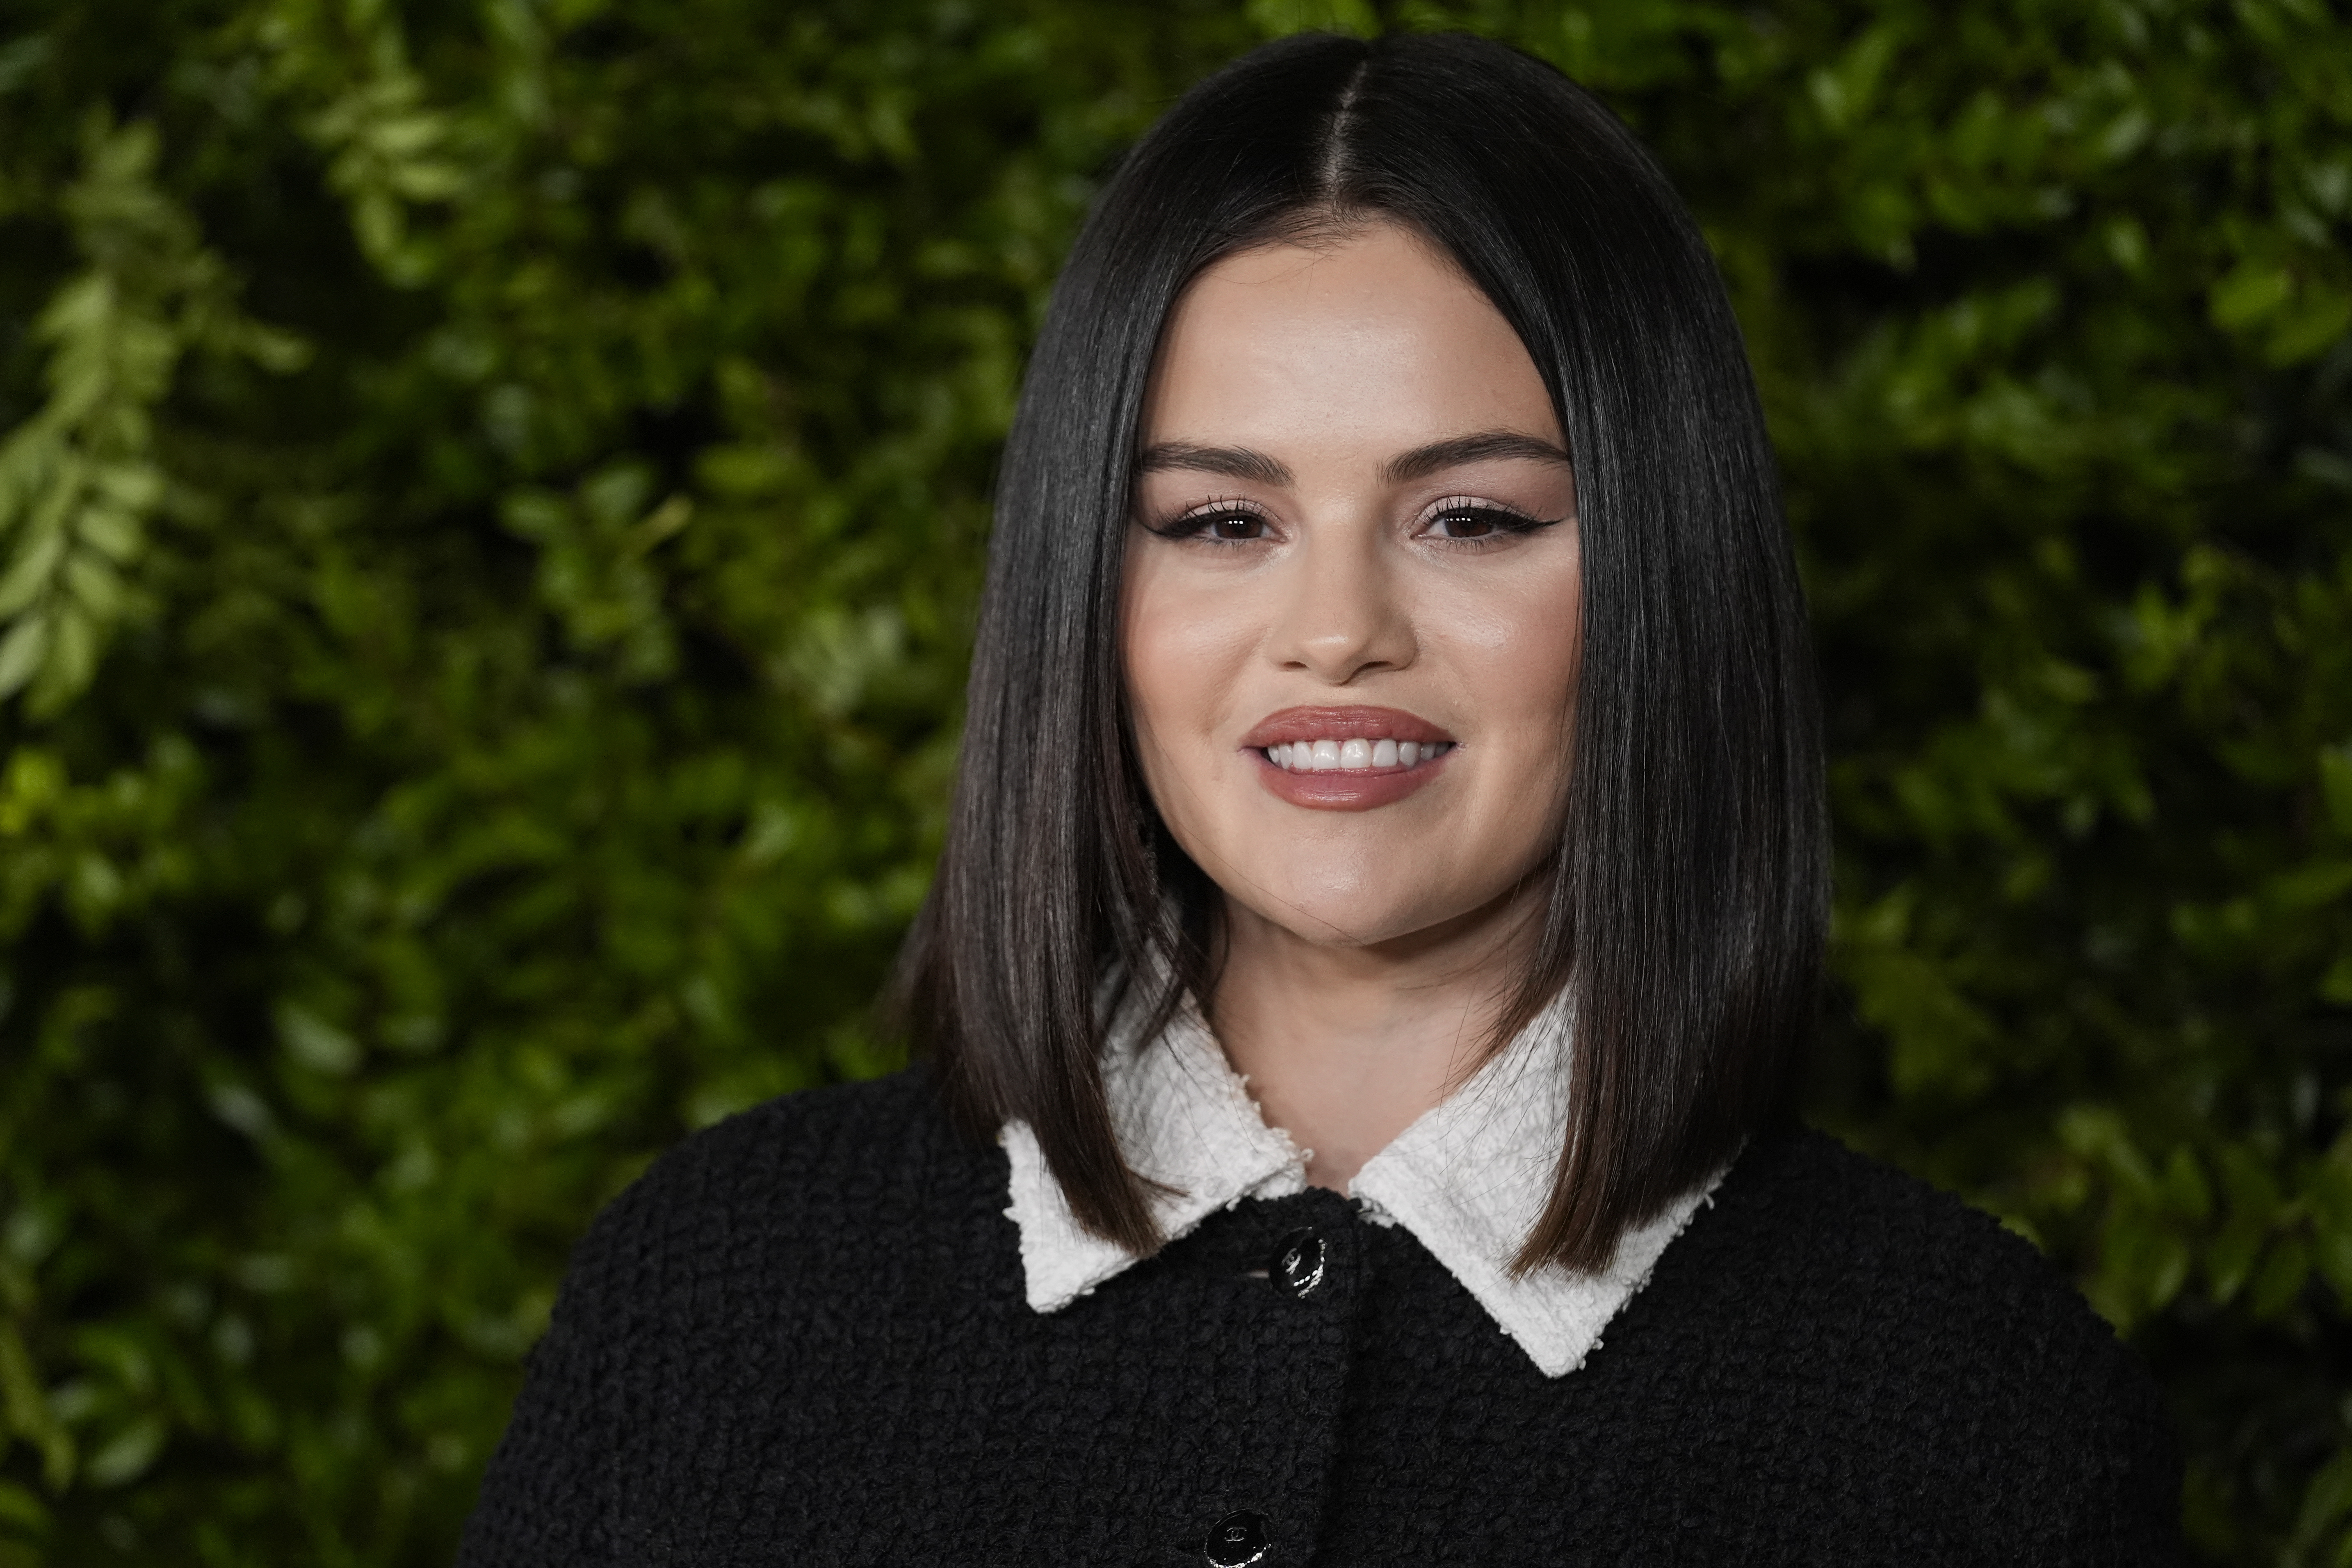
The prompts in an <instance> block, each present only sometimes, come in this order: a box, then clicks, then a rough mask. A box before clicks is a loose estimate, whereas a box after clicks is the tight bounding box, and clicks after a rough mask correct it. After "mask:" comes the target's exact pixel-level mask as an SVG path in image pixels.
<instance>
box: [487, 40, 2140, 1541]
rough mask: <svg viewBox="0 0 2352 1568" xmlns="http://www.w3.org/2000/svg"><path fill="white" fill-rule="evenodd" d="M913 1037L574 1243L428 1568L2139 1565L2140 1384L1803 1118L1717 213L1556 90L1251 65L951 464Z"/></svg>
mask: <svg viewBox="0 0 2352 1568" xmlns="http://www.w3.org/2000/svg"><path fill="white" fill-rule="evenodd" d="M991 549H992V555H991V570H990V577H989V583H988V588H987V595H986V600H985V604H984V606H983V613H982V627H981V633H980V639H979V646H978V649H977V652H976V656H975V659H974V664H973V670H972V677H971V692H970V708H969V719H968V729H967V732H966V739H965V745H964V752H963V760H962V767H961V777H960V782H959V785H958V794H957V797H956V805H955V815H954V818H953V824H952V828H951V831H950V837H949V842H948V844H947V847H946V850H945V853H944V855H943V857H942V859H941V863H940V872H939V878H938V881H937V885H936V887H935V889H934V890H933V893H932V897H931V900H930V902H929V906H928V907H927V908H926V910H925V911H924V914H923V917H922V920H921V921H920V922H919V926H918V929H917V930H916V931H915V932H914V934H913V936H912V938H911V939H910V942H909V945H908V952H907V954H906V958H905V965H904V976H903V980H904V986H903V991H904V998H905V1001H906V1004H907V1007H908V1017H909V1020H910V1025H911V1027H912V1029H913V1031H914V1034H915V1036H916V1038H917V1041H918V1044H919V1047H922V1050H923V1054H924V1056H925V1058H926V1063H925V1065H924V1066H923V1067H922V1068H919V1069H918V1070H917V1071H915V1072H912V1073H909V1074H907V1075H903V1076H901V1077H899V1078H898V1079H891V1080H887V1081H885V1082H882V1083H877V1084H869V1085H863V1086H857V1087H851V1088H844V1089H830V1090H825V1091H822V1092H819V1093H814V1094H807V1095H802V1096H796V1097H793V1098H790V1099H787V1100H781V1101H778V1102H776V1103H774V1104H772V1105H769V1106H767V1107H764V1108H762V1109H761V1110H756V1111H753V1112H751V1113H750V1114H748V1115H745V1116H742V1117H739V1118H736V1119H735V1120H733V1121H730V1122H727V1123H725V1124H723V1125H722V1126H720V1127H718V1128H715V1129H713V1130H711V1131H708V1132H706V1133H703V1134H702V1135H700V1136H699V1137H698V1138H696V1139H694V1140H693V1141H692V1142H689V1143H688V1145H687V1146H686V1147H685V1148H683V1149H681V1150H679V1151H678V1152H676V1153H674V1154H672V1155H670V1156H669V1157H668V1158H667V1159H666V1160H664V1161H663V1162H661V1163H659V1164H658V1165H657V1166H656V1168H655V1169H654V1171H653V1172H652V1173H650V1174H648V1175H647V1176H646V1178H645V1179H644V1180H643V1181H642V1182H640V1183H639V1184H637V1185H636V1186H635V1188H633V1189H632V1190H631V1191H630V1192H629V1193H628V1194H626V1195H625V1196H624V1197H623V1198H622V1199H621V1200H619V1201H618V1202H617V1203H615V1204H614V1205H613V1207H612V1208H611V1209H610V1210H609V1211H608V1212H607V1213H606V1214H605V1215H604V1216H603V1218H602V1219H600V1220H599V1222H598V1224H597V1225H596V1226H595V1228H594V1230H593V1233H592V1234H591V1236H590V1237H588V1239H587V1240H586V1241H585V1242H584V1243H583V1246H582V1247H581V1250H580V1253H579V1255H578V1258H576V1260H575V1263H574V1267H573V1270H572V1279H571V1280H570V1282H569V1284H568V1285H567V1287H566V1289H565V1292H564V1295H563V1299H562V1303H561V1304H560V1305H559V1307H558V1309H557V1310H556V1313H555V1318H554V1321H553V1325H552V1326H551V1329H550V1331H549V1333H548V1336H547V1339H546V1341H545V1342H544V1343H543V1344H542V1345H541V1349H540V1351H539V1352H538V1353H537V1355H536V1357H535V1359H534V1361H533V1363H532V1367H531V1373H530V1383H529V1385H528V1387H527V1388H526V1390H525V1392H524V1394H523V1397H522V1399H521V1401H520V1405H518V1407H517V1410H516V1415H515V1419H514V1424H513V1426H512V1428H511V1430H510V1431H509V1435H508V1437H507V1440H506V1442H505V1444H504V1446H503V1447H501V1449H500V1451H499V1456H498V1458H497V1460H496V1461H495V1463H494V1464H493V1466H492V1468H491V1472H490V1475H489V1478H488V1482H487V1484H486V1487H485V1490H484V1493H483V1499H482V1502H481V1505H480V1509H479V1510H478V1514H477V1516H476V1519H475V1521H474V1525H473V1529H472V1533H471V1534H470V1536H469V1538H468V1542H467V1561H468V1562H470V1563H481V1564H491V1563H500V1564H525V1563H567V1564H572V1563H649V1562H665V1563H751V1562H761V1563H768V1562H786V1561H790V1562H803V1563H1014V1562H1043V1561H1053V1562H1068V1563H1180V1562H1183V1561H1192V1562H1196V1563H1197V1562H1202V1561H1205V1562H1207V1563H1214V1564H1220V1565H1232V1564H1241V1563H1257V1562H1261V1561H1263V1562H1265V1563H1273V1564H1282V1563H1301V1564H1303V1563H1307V1562H1309V1561H1318V1562H1326V1563H1402V1562H1416V1563H1422V1562H1428V1563H1435V1562H1460V1563H1532V1562H1554V1561H1560V1562H1588V1561H1590V1562H1602V1561H1607V1562H1619V1561H1644V1562H1647V1561H1657V1560H1670V1559H1679V1560H1684V1561H1689V1562H1700V1563H1727V1562H1735V1561H1736V1562H1740V1563H1839V1562H1853V1563H1950V1562H1983V1563H2154V1562H2160V1561H2163V1560H2165V1559H2166V1558H2167V1557H2168V1556H2169V1555H2171V1554H2172V1552H2173V1551H2174V1547H2173V1539H2172V1525H2171V1520H2172V1515H2173V1511H2174V1504H2173V1495H2174V1491H2175V1489H2176V1486H2177V1475H2176V1472H2175V1461H2174V1460H2173V1458H2172V1457H2171V1451H2170V1446H2169V1440H2168V1436H2167V1432H2166V1428H2165V1424H2164V1420H2163V1416H2162V1414H2161V1412H2160V1409H2159V1407H2158V1402H2157V1399H2156V1396H2155V1394H2154V1393H2153V1391H2152V1389H2151V1388H2150V1386H2149V1384H2148V1383H2147V1379H2146V1377H2145V1375H2144V1374H2143V1373H2140V1372H2139V1371H2138V1370H2137V1368H2136V1367H2135V1365H2134V1363H2132V1362H2131V1361H2130V1359H2129V1358H2128V1357H2127V1356H2126V1353H2125V1352H2123V1351H2122V1350H2121V1348H2120V1347H2119V1346H2118V1345H2117V1344H2116V1342H2115V1341H2114V1339H2113V1337H2112V1336H2111V1335H2110V1334H2109V1333H2108V1332H2107V1331H2105V1328H2104V1327H2103V1326H2102V1325H2100V1324H2099V1323H2098V1322H2097V1321H2095V1319H2094V1318H2093V1317H2092V1316H2091V1315H2090V1313H2089V1312H2088V1311H2087V1310H2085V1309H2084V1306H2083V1304H2082V1302H2081V1301H2080V1300H2079V1299H2078V1298H2076V1297H2075V1296H2074V1293H2073V1292H2072V1291H2071V1290H2070V1289H2067V1287H2066V1286H2065V1285H2064V1284H2063V1283H2062V1282H2061V1281H2059V1280H2058V1279H2055V1278H2054V1277H2053V1276H2052V1275H2051V1273H2050V1272H2049V1271H2048V1269H2047V1268H2045V1267H2044V1266H2043V1265H2042V1262H2041V1261H2040V1260H2039V1259H2038V1258H2036V1257H2035V1256H2034V1255H2033V1254H2032V1252H2031V1250H2030V1249H2029V1248H2027V1247H2025V1246H2024V1245H2023V1244H2022V1243H2021V1242H2018V1241H2016V1240H2014V1239H2012V1238H2011V1237H2007V1236H2006V1235H2005V1234H2003V1233H2002V1232H2001V1231H2000V1229H1999V1228H1998V1227H1997V1226H1994V1225H1993V1224H1992V1222H1990V1220H1988V1219H1985V1218H1983V1217H1982V1216H1980V1215H1975V1214H1972V1213H1970V1212H1969V1211H1968V1210H1966V1209H1964V1208H1963V1207H1961V1206H1960V1205H1958V1204H1956V1203H1954V1202H1952V1201H1951V1200H1949V1199H1948V1198H1945V1197H1942V1196H1939V1195H1937V1194H1934V1193H1931V1192H1929V1191H1928V1190H1927V1189H1926V1188H1924V1187H1921V1186H1919V1185H1917V1184H1915V1183H1912V1182H1910V1181H1909V1180H1907V1179H1906V1178H1904V1177H1902V1176H1899V1175H1897V1174H1896V1173H1893V1172H1891V1171H1888V1170H1885V1168H1883V1167H1880V1166H1877V1165H1874V1164H1872V1163H1868V1162H1866V1161H1864V1160H1862V1159H1860V1158H1858V1157H1857V1156H1854V1155H1853V1154H1851V1153H1848V1152H1845V1151H1843V1149H1841V1148H1839V1147H1838V1146H1836V1145H1835V1144H1834V1143H1832V1142H1829V1141H1828V1140H1826V1139H1823V1138H1821V1137H1819V1136H1818V1135H1813V1134H1808V1133H1805V1132H1803V1131H1801V1130H1798V1129H1797V1128H1796V1127H1795V1126H1794V1125H1793V1123H1792V1121H1791V1120H1790V1115H1789V1111H1788V1098H1789V1089H1790V1079H1791V1073H1792V1064H1793V1062H1794V1060H1795V1058H1796V1056H1797V1053H1798V1050H1799V1047H1800V1046H1801V1043H1802V1041H1803V1039H1804V1037H1805V1035H1806V1034H1807V1032H1808V1030H1809V1029H1810V1027H1811V1020H1812V1016H1813V1009H1814V1005H1815V1001H1814V994H1815V987H1816V984H1817V973H1818V969H1819V964H1820V950H1821V942H1822V924H1823V910H1824V901H1825V900H1824V886H1825V878H1826V873H1825V869H1824V849H1823V842H1822V841H1823V828H1822V807H1821V799H1820V796H1821V779H1820V759H1819V755H1818V744H1819V742H1818V738H1817V730H1816V721H1815V716H1814V706H1813V695H1812V690H1811V676H1810V672H1809V668H1808V662H1807V653H1806V646H1805V632H1804V626H1803V621H1802V611H1801V603H1800V600H1799V595H1798V590H1797V586H1796V582H1795V577H1794V574H1793V571H1792V568H1791V565H1790V552H1789V546H1788V542H1787V539H1786V537H1785V534H1784V532H1783V530H1782V525H1781V522H1780V515H1779V510H1778V506H1777V501H1776V498H1775V493H1774V486H1773V478H1772V464H1771V457H1770V453H1769V449H1768V447H1767V444H1766V441H1765V437H1764V433H1763V427H1762V424H1761V421H1760V419H1759V415H1758V412H1757V407H1756V403H1755V397H1754V393H1753V390H1752V388H1751V385H1750V382H1749V379H1748V370H1747V366H1746V363H1745V360H1744V358H1743V355H1742V352H1741V348H1740V344H1739V340H1738V331H1737V329H1736V327H1735V325H1734V324H1733V321H1732V319H1731V316H1730V313H1729V310H1728V308H1727V303H1726V301H1725V299H1724V295H1723V291H1722V289H1721V286H1720V283H1719V282H1718V280H1717V277H1716V275H1715V272H1714V269H1713V268H1712V265H1711V263H1710V261H1709V260H1708V258H1707V254H1706V248H1705V247H1704V245H1703V243H1702V242H1701V240H1700V238H1699V237H1698V235H1697V232H1696V228H1695V226H1693V224H1692V223H1691V221H1690V219H1689V217H1688V216H1687V215H1686V214H1685V212H1684V210H1683V208H1682V206H1681V205H1680V204H1679V202H1678V201H1677V200H1676V199H1675V196H1674V195H1673V193H1672V191H1671V190H1670V188H1669V187H1668V186H1667V184H1666V183H1665V181H1664V177H1663V176H1662V175H1661V174H1659V173H1658V171H1657V169H1656V168H1655V166H1654V164H1653V163H1652V162H1651V161H1650V159H1649V158H1648V156H1647V155H1646V154H1645V153H1643V151H1642V150H1641V148H1640V147H1639V146H1638V145H1637V144H1636V143H1635V142H1633V140H1632V138H1631V137H1630V136H1629V135H1628V134H1627V132H1625V131H1624V130H1623V129H1622V127H1621V126H1620V125H1619V124H1618V123H1617V122H1616V121H1614V120H1613V119H1612V118H1611V117H1610V116H1609V115H1608V113H1607V112H1606V111H1605V110H1602V109H1601V108H1600V107H1599V106H1598V105H1597V104H1596V103H1595V102H1594V101H1593V100H1591V98H1590V97H1588V96H1587V95H1586V94H1584V93H1583V92H1582V91H1580V89H1577V88H1576V87H1574V86H1573V85H1572V84H1570V82H1568V81H1567V80H1566V79H1563V78H1561V77H1560V76H1559V75H1558V74H1557V73H1555V72H1553V71H1551V70H1550V69H1549V68H1547V67H1544V66H1541V65H1539V64H1538V63H1536V62H1535V61H1532V60H1530V59H1528V58H1525V57H1523V56H1520V55H1517V54H1516V53H1514V52H1512V51H1510V50H1507V49H1506V48H1503V47H1499V46H1496V45H1493V44H1487V43H1482V42H1478V41H1475V40H1472V39H1466V38H1459V37H1397V38H1391V39H1388V40H1385V41H1383V42H1381V43H1378V44H1371V45H1366V44H1362V43H1359V42H1354V41H1350V40H1344V39H1338V38H1329V37H1308V38H1298V39H1293V40H1290V41H1288V42H1286V43H1282V44H1278V45H1274V46H1271V47H1266V48H1265V49H1261V50H1259V51H1258V52H1256V53H1255V54H1254V55H1252V56H1250V57H1249V58H1246V59H1244V60H1243V61H1242V62H1240V63H1239V64H1237V65H1235V66H1234V67H1233V68H1229V69H1228V70H1226V71H1225V72H1223V74H1221V75H1219V76H1218V77H1216V78H1215V79H1212V80H1210V81H1208V82H1206V83H1204V84H1203V85H1202V86H1201V87H1200V88H1198V89H1195V90H1194V91H1193V92H1192V93H1191V94H1190V95H1188V96H1187V97H1186V98H1185V99H1184V100H1182V101H1181V103H1180V104H1178V105H1177V106H1176V108H1175V109H1174V110H1172V111H1171V113H1170V114H1169V115H1168V116H1167V117H1166V119H1165V120H1163V121H1161V123H1160V125H1159V126H1158V127H1157V128H1156V129H1155V130H1154V131H1153V132H1151V134H1150V136H1149V137H1148V138H1147V139H1146V140H1145V142H1143V143H1142V144H1141V145H1140V146H1139V148H1138V149H1137V151H1136V152H1135V153H1134V154H1133V156H1132V157H1131V158H1130V159H1129V161H1128V163H1126V164H1125V166H1124V167H1123V168H1122V169H1121V170H1120V171H1119V172H1118V175H1117V177H1116V178H1115V179H1114V180H1113V181H1112V182H1111V184H1110V185H1109V187H1108V190H1107V191H1106V192H1105V194H1104V195H1103V198H1102V200H1101V202H1100V204H1099V205H1098V208H1097V211H1096V213H1095V214H1094V216H1093V217H1092V218H1091V220H1090V221H1089V223H1088V224H1087V228H1086V231H1085V233H1084V234H1083V235H1082V236H1081V237H1080V239H1079V241H1078V244H1077V247H1076V250H1075V252H1074V254H1073V257H1072V258H1071V261H1070V263H1069V266H1068V268H1067V270H1066V272H1065V273H1064V275H1063V277H1062V279H1061V281H1060V284H1059V286H1058V287H1057V289H1056V290H1055V297H1054V303H1053V309H1052V311H1051V313H1050V316H1049V318H1048V321H1047V322H1046V325H1045V331H1044V333H1043V336H1042V339H1041V341H1040V343H1039V345H1038V349H1037V352H1036V355H1035V358H1034V363H1033V364H1032V366H1031V368H1030V372H1029V375H1028V380H1027V384H1026V388H1025V391H1024V399H1023V403H1022V405H1021V412H1020V416H1019V418H1018V420H1017V422H1016V425H1015V428H1014V430H1013V437H1012V439H1011V443H1010V445H1009V447H1008V449H1007V453H1006V459H1005V469H1004V476H1003V494H1002V499H1001V503H1000V506H999V509H998V520H997V530H996V534H995V538H994V541H993V542H992V547H991Z"/></svg>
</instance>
